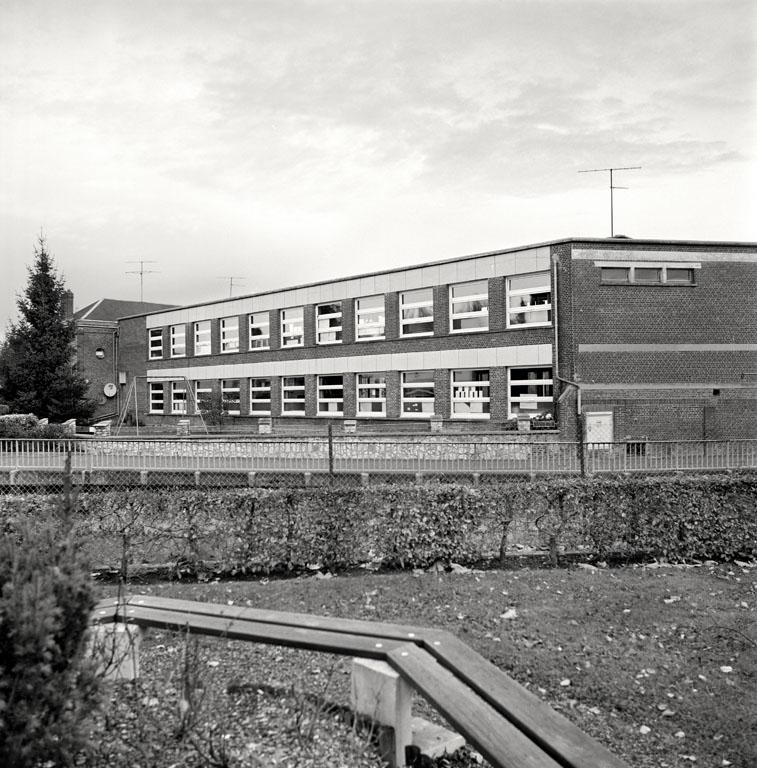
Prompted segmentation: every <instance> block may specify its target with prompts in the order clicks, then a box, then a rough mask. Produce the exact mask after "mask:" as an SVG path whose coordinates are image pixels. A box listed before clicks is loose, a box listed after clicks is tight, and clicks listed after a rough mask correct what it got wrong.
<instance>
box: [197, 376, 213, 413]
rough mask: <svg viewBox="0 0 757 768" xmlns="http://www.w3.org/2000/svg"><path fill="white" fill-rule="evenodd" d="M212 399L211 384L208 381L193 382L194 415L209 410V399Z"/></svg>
mask: <svg viewBox="0 0 757 768" xmlns="http://www.w3.org/2000/svg"><path fill="white" fill-rule="evenodd" d="M212 397H213V384H212V382H210V381H195V413H196V414H197V413H199V412H200V409H202V410H204V411H207V410H208V409H209V408H210V399H211V398H212Z"/></svg>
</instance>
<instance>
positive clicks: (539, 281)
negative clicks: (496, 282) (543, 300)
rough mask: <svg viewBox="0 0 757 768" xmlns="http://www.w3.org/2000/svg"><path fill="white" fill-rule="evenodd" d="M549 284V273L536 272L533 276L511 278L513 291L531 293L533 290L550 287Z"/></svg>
mask: <svg viewBox="0 0 757 768" xmlns="http://www.w3.org/2000/svg"><path fill="white" fill-rule="evenodd" d="M549 284H550V280H549V272H536V273H535V274H532V275H515V276H514V277H511V278H510V290H511V291H530V290H531V289H532V288H545V287H548V286H549Z"/></svg>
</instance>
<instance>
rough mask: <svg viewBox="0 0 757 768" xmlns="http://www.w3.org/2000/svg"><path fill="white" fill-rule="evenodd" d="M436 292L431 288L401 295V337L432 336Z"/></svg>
mask: <svg viewBox="0 0 757 768" xmlns="http://www.w3.org/2000/svg"><path fill="white" fill-rule="evenodd" d="M433 333H434V292H433V289H431V288H421V289H420V290H418V291H405V292H404V293H401V294H400V336H432V335H433Z"/></svg>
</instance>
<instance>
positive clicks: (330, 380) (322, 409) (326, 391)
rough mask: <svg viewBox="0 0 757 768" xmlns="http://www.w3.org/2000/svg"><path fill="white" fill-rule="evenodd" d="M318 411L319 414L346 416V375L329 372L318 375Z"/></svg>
mask: <svg viewBox="0 0 757 768" xmlns="http://www.w3.org/2000/svg"><path fill="white" fill-rule="evenodd" d="M316 385H317V399H316V408H317V410H316V413H317V414H318V416H325V417H331V416H344V376H343V375H342V374H341V373H327V374H324V375H323V376H318V379H317V382H316Z"/></svg>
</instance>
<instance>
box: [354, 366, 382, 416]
mask: <svg viewBox="0 0 757 768" xmlns="http://www.w3.org/2000/svg"><path fill="white" fill-rule="evenodd" d="M361 376H365V377H366V378H367V377H370V378H378V379H380V380H381V381H378V382H369V383H363V382H361V381H360V378H361ZM371 390H378V391H379V392H380V393H381V394H380V396H379V397H370V396H365V395H363V396H361V392H370V391H371ZM355 392H356V396H357V404H356V410H355V417H356V418H358V419H381V418H384V417H386V375H385V374H383V373H356V374H355ZM361 403H370V404H373V403H380V404H381V410H380V411H361V410H360V404H361Z"/></svg>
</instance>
